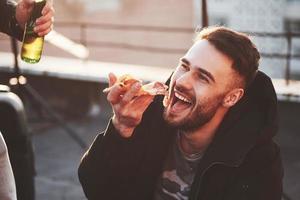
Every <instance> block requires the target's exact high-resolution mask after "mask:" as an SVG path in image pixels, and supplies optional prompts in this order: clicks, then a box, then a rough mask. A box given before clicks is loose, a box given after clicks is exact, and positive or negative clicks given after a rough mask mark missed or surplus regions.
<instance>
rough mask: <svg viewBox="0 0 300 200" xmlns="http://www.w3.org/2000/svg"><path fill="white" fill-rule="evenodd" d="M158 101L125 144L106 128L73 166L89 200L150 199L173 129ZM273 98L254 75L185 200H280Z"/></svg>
mask: <svg viewBox="0 0 300 200" xmlns="http://www.w3.org/2000/svg"><path fill="white" fill-rule="evenodd" d="M161 101H162V98H161V97H157V98H155V100H154V102H153V103H152V104H151V105H150V106H149V107H148V109H147V110H146V112H145V113H144V116H143V120H142V122H141V124H140V125H139V126H138V127H137V128H136V129H135V131H134V135H133V136H132V137H131V138H129V139H125V138H122V137H121V136H119V134H118V133H117V131H116V130H115V128H114V126H113V125H112V124H111V122H110V123H109V125H108V127H107V129H106V130H105V132H103V133H101V134H99V135H98V136H97V137H96V139H95V141H94V142H93V144H92V146H91V147H90V149H89V150H88V151H87V152H86V154H85V155H84V157H83V158H82V161H81V164H80V166H79V171H78V173H79V179H80V182H81V184H82V187H83V190H84V192H85V195H86V196H87V198H88V199H89V200H100V199H103V200H110V199H122V200H133V199H136V200H147V199H149V200H151V199H152V198H153V193H154V188H155V186H156V182H157V179H158V177H159V176H160V175H161V173H162V165H163V162H164V160H165V158H166V156H167V152H168V151H167V150H168V148H169V145H170V143H171V141H172V137H174V135H175V134H174V133H175V130H173V129H172V128H171V127H168V126H167V125H166V123H165V122H164V120H163V118H162V111H163V106H162V103H161ZM277 124H278V122H277V99H276V94H275V91H274V88H273V85H272V82H271V80H270V78H269V77H267V76H266V75H265V74H263V73H261V72H259V73H258V75H257V77H256V79H255V81H254V82H253V84H252V85H251V86H250V87H249V89H248V91H247V92H246V94H245V95H244V97H243V98H242V99H241V101H240V102H239V103H238V104H237V105H235V106H234V107H233V108H232V109H231V110H230V111H229V112H228V113H227V115H226V116H225V118H224V120H223V122H222V124H221V125H220V128H219V129H218V131H217V133H216V136H215V138H214V140H213V142H212V143H211V145H210V146H209V147H208V149H207V150H206V152H205V155H204V156H203V158H202V160H201V162H200V164H199V166H198V169H197V173H196V176H195V179H194V182H193V184H192V189H191V193H190V198H189V199H191V200H196V199H197V200H280V199H281V193H282V177H283V168H282V164H281V157H280V152H279V148H278V146H277V145H276V144H275V143H274V142H273V141H272V137H273V136H274V135H275V133H276V131H277Z"/></svg>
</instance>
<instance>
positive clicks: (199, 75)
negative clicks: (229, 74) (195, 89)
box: [198, 74, 209, 83]
mask: <svg viewBox="0 0 300 200" xmlns="http://www.w3.org/2000/svg"><path fill="white" fill-rule="evenodd" d="M198 78H199V79H200V80H203V81H205V82H207V83H209V80H208V78H207V77H206V76H204V75H203V74H198Z"/></svg>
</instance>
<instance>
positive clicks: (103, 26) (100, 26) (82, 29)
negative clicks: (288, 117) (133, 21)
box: [55, 22, 300, 85]
mask: <svg viewBox="0 0 300 200" xmlns="http://www.w3.org/2000/svg"><path fill="white" fill-rule="evenodd" d="M55 27H58V28H62V27H63V28H76V29H79V40H75V41H77V42H80V43H81V44H83V45H85V46H86V47H109V48H119V49H122V48H123V49H127V50H134V51H145V52H151V53H163V54H184V53H185V52H186V50H187V49H186V48H165V47H153V46H145V45H134V44H130V43H126V42H124V43H121V42H111V41H97V40H89V39H88V37H87V30H89V29H96V30H116V31H134V32H137V31H143V32H162V33H181V34H193V33H194V32H195V31H197V29H194V28H183V27H163V26H146V25H127V24H126V25H122V24H110V23H88V22H56V23H55ZM245 33H247V34H250V35H252V36H255V37H260V38H261V37H262V38H284V39H285V40H286V42H287V49H286V52H285V53H268V52H261V56H262V57H265V58H277V59H285V60H286V66H285V75H284V77H285V81H286V84H287V85H288V84H289V82H290V77H291V70H290V68H291V67H290V66H291V59H300V54H293V53H292V42H293V39H294V38H299V39H300V32H282V33H268V32H251V31H247V32H245Z"/></svg>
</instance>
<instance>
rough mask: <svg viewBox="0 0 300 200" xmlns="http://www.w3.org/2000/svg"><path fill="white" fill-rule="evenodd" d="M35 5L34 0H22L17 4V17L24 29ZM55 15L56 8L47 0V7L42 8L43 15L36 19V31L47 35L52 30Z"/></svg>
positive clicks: (41, 34)
mask: <svg viewBox="0 0 300 200" xmlns="http://www.w3.org/2000/svg"><path fill="white" fill-rule="evenodd" d="M33 6H34V0H21V1H20V2H19V3H18V5H17V8H16V19H17V21H18V24H19V25H20V27H21V28H22V29H24V28H25V24H26V22H27V21H28V19H29V17H30V15H31V12H32V9H33ZM53 15H54V8H53V6H52V5H51V3H49V2H48V1H47V3H46V5H45V7H44V8H43V10H42V16H41V17H40V18H38V19H37V20H36V26H35V28H34V31H35V32H36V33H37V34H38V35H39V36H45V35H47V34H48V33H49V32H50V31H51V30H52V26H53Z"/></svg>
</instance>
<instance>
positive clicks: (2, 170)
mask: <svg viewBox="0 0 300 200" xmlns="http://www.w3.org/2000/svg"><path fill="white" fill-rule="evenodd" d="M0 199H5V200H16V199H17V196H16V186H15V179H14V176H13V172H12V169H11V165H10V161H9V156H8V152H7V147H6V144H5V141H4V139H3V137H2V134H1V132H0Z"/></svg>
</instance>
